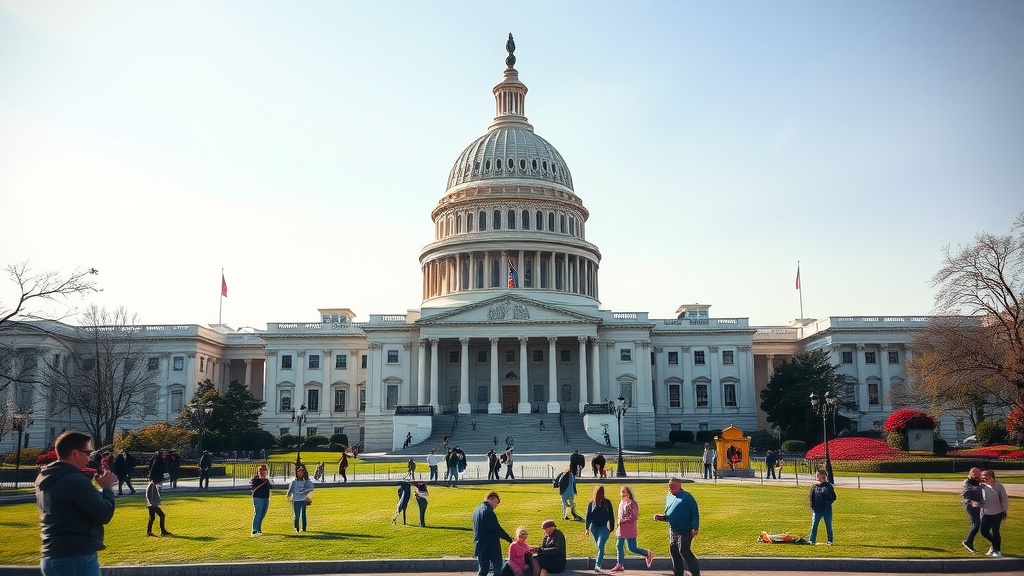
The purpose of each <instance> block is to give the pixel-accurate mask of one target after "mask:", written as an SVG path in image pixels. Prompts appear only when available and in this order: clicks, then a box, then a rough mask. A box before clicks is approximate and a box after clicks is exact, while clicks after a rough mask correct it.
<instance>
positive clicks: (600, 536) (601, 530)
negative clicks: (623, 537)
mask: <svg viewBox="0 0 1024 576" xmlns="http://www.w3.org/2000/svg"><path fill="white" fill-rule="evenodd" d="M608 534H609V531H608V526H607V525H604V526H591V527H590V535H591V536H592V537H593V538H594V543H595V544H597V556H595V558H594V567H595V568H600V567H601V563H602V562H604V545H605V544H607V543H608Z"/></svg>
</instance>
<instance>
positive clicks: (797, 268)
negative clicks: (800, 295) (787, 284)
mask: <svg viewBox="0 0 1024 576" xmlns="http://www.w3.org/2000/svg"><path fill="white" fill-rule="evenodd" d="M796 289H797V290H799V289H800V265H799V264H797V265H796Z"/></svg>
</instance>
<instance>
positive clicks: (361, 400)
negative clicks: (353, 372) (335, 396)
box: [359, 388, 366, 412]
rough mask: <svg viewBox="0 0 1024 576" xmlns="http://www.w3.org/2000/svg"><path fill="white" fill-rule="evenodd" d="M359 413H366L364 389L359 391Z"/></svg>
mask: <svg viewBox="0 0 1024 576" xmlns="http://www.w3.org/2000/svg"><path fill="white" fill-rule="evenodd" d="M359 411H360V412H366V388H360V389H359Z"/></svg>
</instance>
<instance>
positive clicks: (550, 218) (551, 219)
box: [548, 212, 555, 232]
mask: <svg viewBox="0 0 1024 576" xmlns="http://www.w3.org/2000/svg"><path fill="white" fill-rule="evenodd" d="M554 231H555V213H554V212H548V232H554Z"/></svg>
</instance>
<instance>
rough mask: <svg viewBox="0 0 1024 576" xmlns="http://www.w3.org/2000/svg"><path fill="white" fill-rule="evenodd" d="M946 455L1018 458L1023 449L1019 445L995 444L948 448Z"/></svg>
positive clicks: (1020, 456)
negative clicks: (956, 448) (955, 448)
mask: <svg viewBox="0 0 1024 576" xmlns="http://www.w3.org/2000/svg"><path fill="white" fill-rule="evenodd" d="M946 455H947V456H957V457H959V458H992V459H996V460H1019V459H1021V458H1024V449H1021V447H1020V446H1010V445H1009V444H999V445H996V446H982V447H981V448H970V449H968V450H950V451H949V452H947V453H946Z"/></svg>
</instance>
